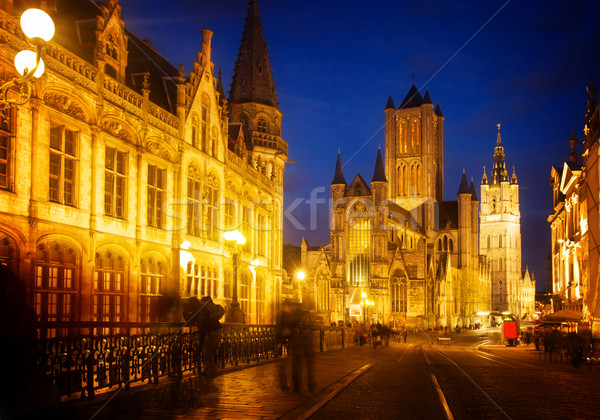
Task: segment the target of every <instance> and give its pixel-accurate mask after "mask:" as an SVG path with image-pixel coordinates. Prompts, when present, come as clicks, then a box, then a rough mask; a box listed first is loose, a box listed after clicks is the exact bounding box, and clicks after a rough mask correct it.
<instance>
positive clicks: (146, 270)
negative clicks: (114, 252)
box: [140, 258, 164, 322]
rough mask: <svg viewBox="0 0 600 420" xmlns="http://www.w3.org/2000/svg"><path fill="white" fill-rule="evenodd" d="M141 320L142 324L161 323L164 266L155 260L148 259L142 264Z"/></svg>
mask: <svg viewBox="0 0 600 420" xmlns="http://www.w3.org/2000/svg"><path fill="white" fill-rule="evenodd" d="M140 272H141V280H142V282H141V290H140V318H141V319H140V320H141V322H159V321H161V320H162V315H163V314H161V313H159V312H158V311H159V300H160V298H161V296H162V293H161V287H162V284H163V279H164V264H163V263H161V262H160V261H157V260H155V259H154V258H147V259H144V260H142V261H141V263H140Z"/></svg>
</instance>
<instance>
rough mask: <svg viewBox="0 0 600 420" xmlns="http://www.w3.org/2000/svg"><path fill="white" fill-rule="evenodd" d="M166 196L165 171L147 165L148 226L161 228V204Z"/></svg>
mask: <svg viewBox="0 0 600 420" xmlns="http://www.w3.org/2000/svg"><path fill="white" fill-rule="evenodd" d="M166 195H167V193H166V185H165V170H164V169H162V168H159V167H157V166H154V165H148V197H147V200H148V205H147V207H148V212H147V217H148V221H147V222H148V226H152V227H155V228H159V229H162V228H163V224H164V214H163V203H164V200H165V197H166Z"/></svg>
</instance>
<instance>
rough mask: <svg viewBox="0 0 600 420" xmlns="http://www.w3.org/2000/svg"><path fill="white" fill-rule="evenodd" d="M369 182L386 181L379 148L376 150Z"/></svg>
mask: <svg viewBox="0 0 600 420" xmlns="http://www.w3.org/2000/svg"><path fill="white" fill-rule="evenodd" d="M371 182H387V178H386V177H385V169H384V167H383V158H382V157H381V148H379V149H378V150H377V159H376V160H375V170H374V171H373V178H371Z"/></svg>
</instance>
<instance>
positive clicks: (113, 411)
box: [28, 346, 373, 420]
mask: <svg viewBox="0 0 600 420" xmlns="http://www.w3.org/2000/svg"><path fill="white" fill-rule="evenodd" d="M371 351H373V350H371V349H370V347H369V346H363V347H351V348H348V349H345V350H334V351H329V352H324V353H315V359H314V368H315V372H316V380H317V390H316V392H315V393H314V394H313V395H311V394H310V393H309V392H308V390H306V385H305V389H304V391H303V392H293V391H291V390H289V391H288V390H286V391H284V390H281V389H280V387H279V380H278V369H279V367H280V365H281V363H287V368H288V372H289V374H288V382H290V384H291V360H289V359H287V360H286V359H276V360H273V361H267V362H263V363H262V364H259V365H254V366H249V367H247V368H243V369H237V370H236V369H229V370H227V369H226V370H225V371H223V372H222V373H221V374H220V375H219V376H217V377H215V378H212V379H206V378H204V377H202V376H198V375H195V374H190V375H188V376H187V377H184V378H183V379H180V380H176V379H173V378H166V379H161V382H160V383H159V384H156V385H153V384H147V385H142V386H138V387H135V388H132V389H130V390H127V391H125V390H119V391H115V392H111V393H106V394H100V395H98V396H97V397H96V398H94V399H92V400H86V399H83V400H74V401H68V402H65V403H62V404H61V405H60V406H58V407H54V408H51V409H46V410H43V411H41V412H35V413H30V415H29V416H28V418H58V417H60V418H62V419H91V418H94V419H110V420H117V419H128V420H131V419H138V418H143V419H171V418H186V419H187V418H196V419H202V418H210V419H231V418H257V419H259V418H260V419H276V418H281V417H287V418H302V417H303V414H304V413H310V412H314V410H316V409H317V408H318V407H320V406H321V405H323V404H325V402H327V401H328V400H329V399H330V398H332V397H333V395H335V394H336V393H337V392H339V390H341V389H343V388H344V387H345V386H346V385H347V384H348V383H350V382H351V381H352V380H353V379H354V378H355V377H357V376H358V375H360V374H361V373H363V372H364V371H366V370H367V369H368V368H370V366H371V365H370V364H369V363H368V359H369V357H368V355H369V352H371Z"/></svg>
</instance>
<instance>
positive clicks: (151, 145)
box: [146, 140, 173, 162]
mask: <svg viewBox="0 0 600 420" xmlns="http://www.w3.org/2000/svg"><path fill="white" fill-rule="evenodd" d="M146 150H148V151H149V152H150V153H152V154H153V155H156V156H158V157H160V158H162V159H164V160H167V161H169V162H173V157H172V156H171V153H169V151H168V150H167V148H166V147H165V146H163V145H162V144H160V143H159V142H158V141H155V140H148V141H147V142H146Z"/></svg>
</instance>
